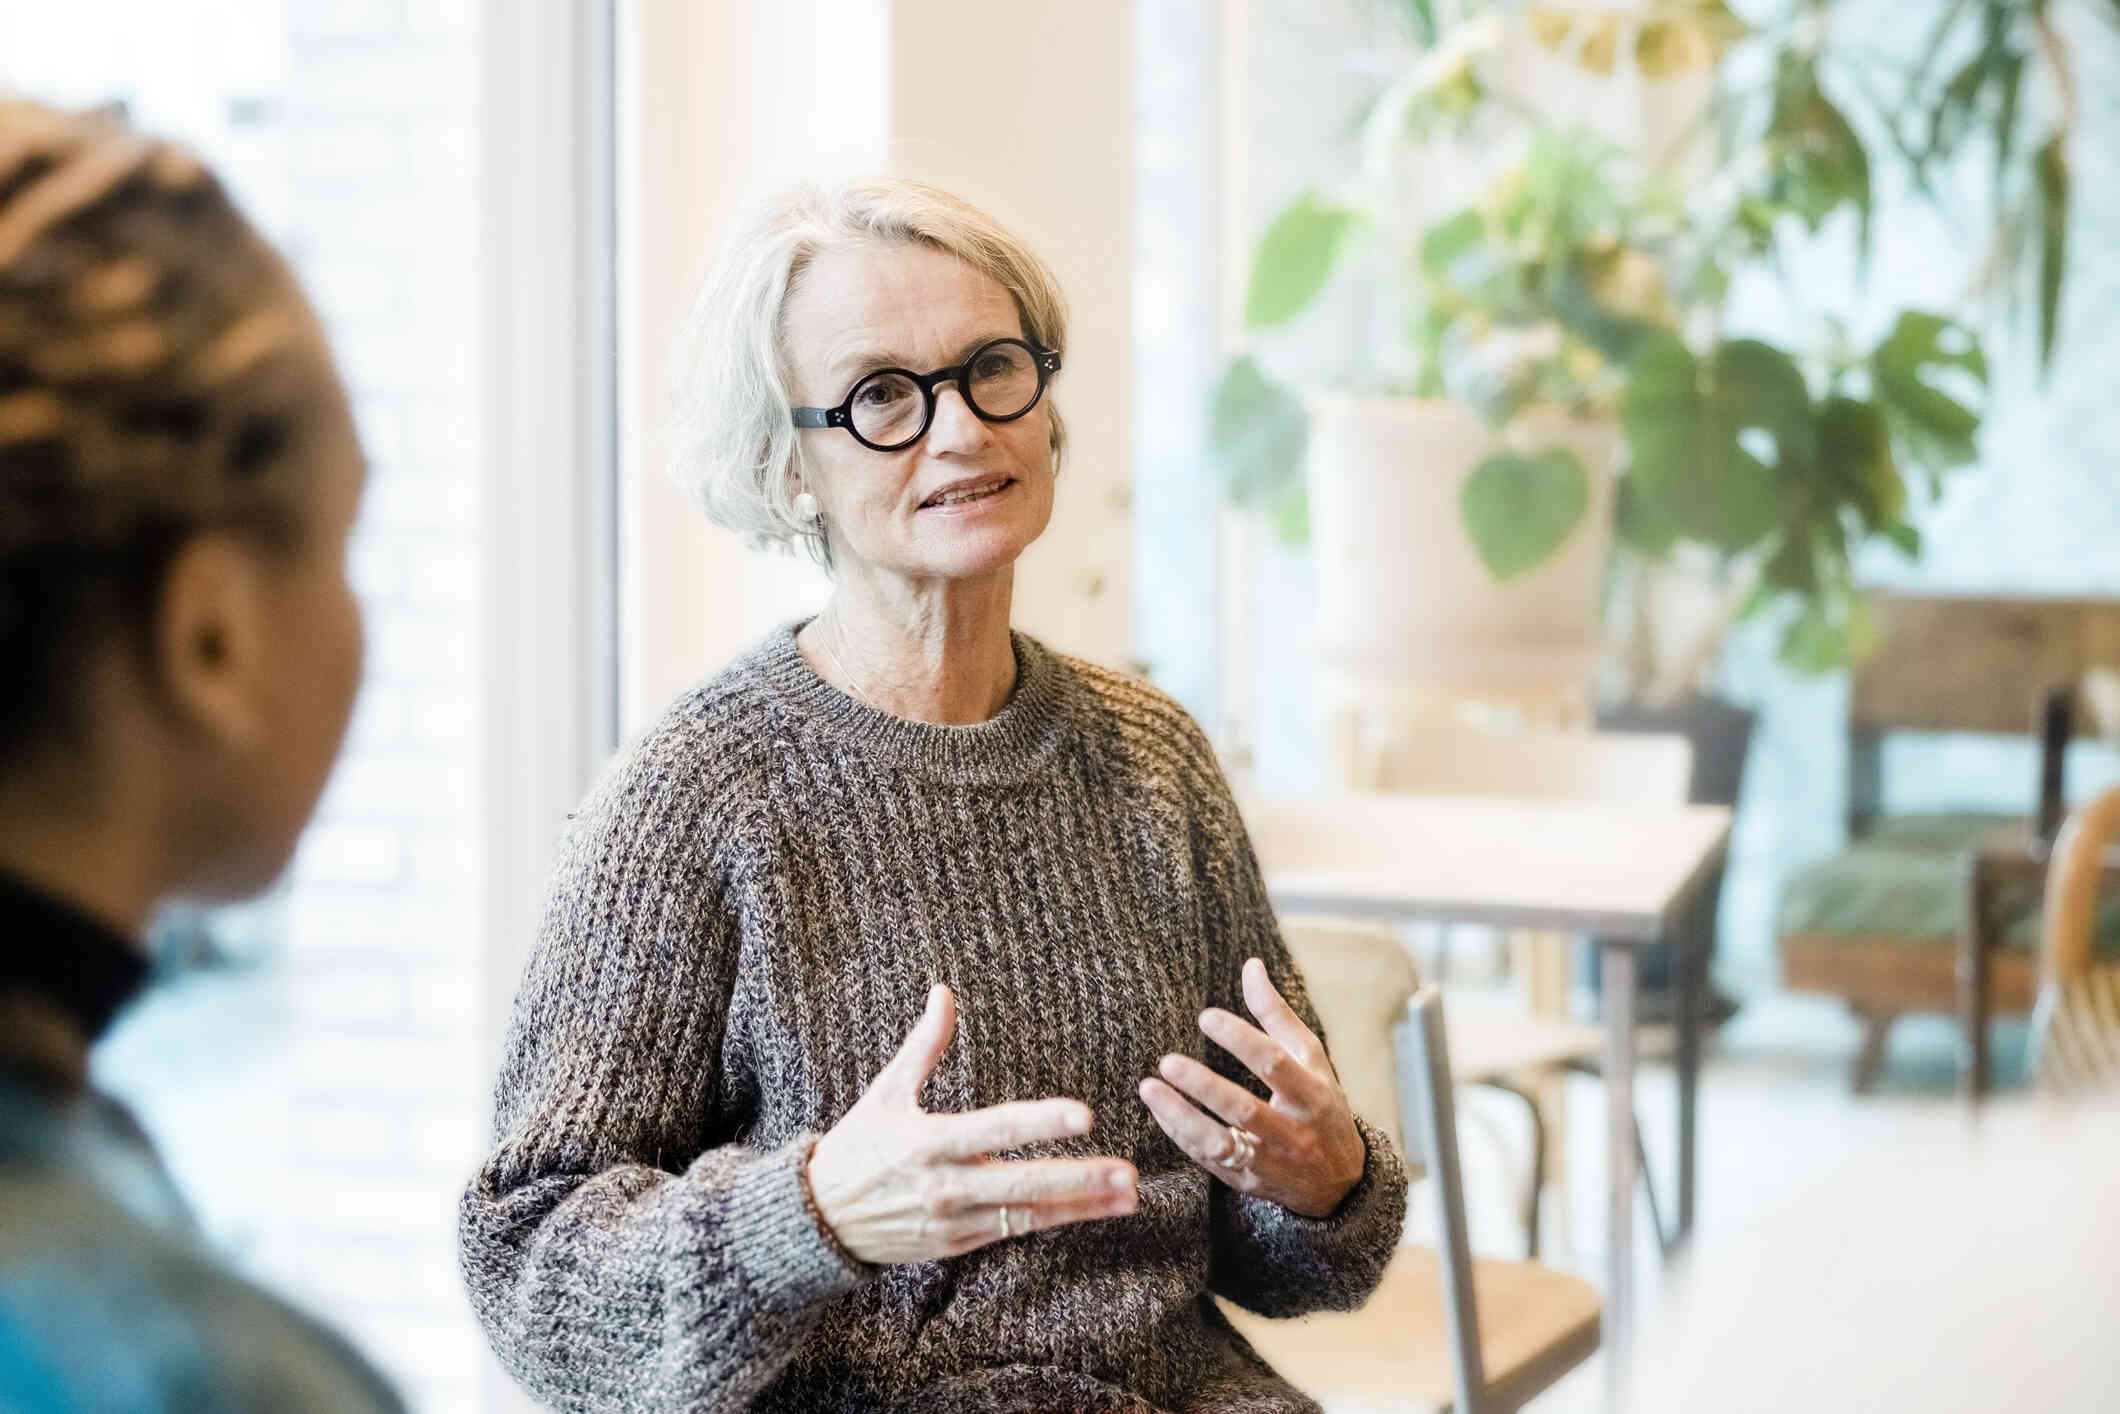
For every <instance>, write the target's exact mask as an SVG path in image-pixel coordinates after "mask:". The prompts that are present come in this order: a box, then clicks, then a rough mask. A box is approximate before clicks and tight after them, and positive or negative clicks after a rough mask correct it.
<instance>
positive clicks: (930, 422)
mask: <svg viewBox="0 0 2120 1414" xmlns="http://www.w3.org/2000/svg"><path fill="white" fill-rule="evenodd" d="M996 344H1015V345H1016V346H1017V347H1019V348H1024V349H1028V350H1030V355H1031V366H1032V367H1034V368H1036V369H1037V370H1038V391H1037V392H1036V393H1034V394H1032V395H1031V400H1030V401H1029V402H1027V403H1025V404H1024V405H1023V407H1022V409H1021V410H1020V411H1018V412H1012V413H1009V414H1008V415H1007V416H1005V417H990V416H988V415H987V414H986V413H985V412H983V411H981V410H980V407H979V404H978V403H976V402H974V401H972V396H971V394H970V393H968V392H966V391H965V381H966V380H965V375H966V374H967V373H968V372H969V371H970V369H971V366H972V365H973V364H975V363H977V362H978V361H979V356H980V355H981V354H983V353H985V352H986V351H987V350H988V349H990V348H992V347H994V345H996ZM1059 371H1060V351H1059V350H1058V349H1047V348H1040V347H1039V346H1038V345H1036V344H1034V343H1032V342H1031V341H1030V340H1029V339H1018V338H1014V337H1009V338H1001V339H988V340H987V341H986V342H985V343H983V344H981V345H980V346H979V347H978V348H976V349H973V350H972V352H971V354H970V355H969V356H968V357H967V358H966V359H965V360H964V362H962V363H959V364H955V365H952V366H951V367H949V368H938V369H936V370H935V371H934V372H933V373H915V372H914V371H913V370H912V369H910V368H872V369H870V370H869V371H868V372H867V373H864V374H862V375H861V376H860V377H859V378H857V379H855V380H854V386H853V387H851V388H849V389H847V395H846V397H845V398H844V399H843V400H842V401H841V402H840V404H839V406H837V407H829V408H790V409H789V412H790V413H791V414H792V415H793V417H794V420H795V425H796V426H797V427H843V428H845V429H846V432H847V435H848V436H850V437H852V438H853V439H854V440H855V441H857V442H859V443H860V444H861V445H862V446H864V447H867V448H868V449H869V450H870V451H872V452H902V451H904V450H905V449H906V448H907V447H910V446H912V445H913V444H914V443H915V442H917V441H919V440H920V439H921V438H922V437H925V436H927V434H928V429H929V428H930V427H933V426H934V425H935V390H936V389H937V388H939V387H941V386H942V385H943V384H944V383H955V384H956V385H957V394H958V396H959V397H961V398H963V399H964V405H965V406H966V407H967V408H969V409H971V412H972V415H973V416H974V417H976V418H978V419H979V420H980V421H981V422H1014V421H1016V420H1017V419H1018V418H1022V417H1028V416H1030V414H1031V411H1032V409H1034V408H1036V407H1037V406H1038V404H1039V403H1041V402H1044V401H1045V389H1046V386H1047V385H1048V384H1050V383H1051V382H1052V381H1053V375H1054V374H1055V373H1058V372H1059ZM890 373H896V374H898V375H900V376H901V377H904V378H908V379H910V380H912V383H913V386H914V387H916V388H918V389H919V390H920V396H921V397H922V398H923V399H925V400H926V403H927V410H926V413H925V414H924V415H923V416H922V417H921V419H920V430H919V431H917V432H915V433H914V434H913V435H912V436H910V437H908V438H906V439H905V440H904V441H903V442H896V443H893V444H891V445H890V446H884V445H882V444H880V443H877V442H871V441H870V440H869V439H868V438H866V437H864V436H862V435H861V434H860V433H859V432H857V431H855V430H854V395H855V394H856V393H859V392H860V391H861V389H862V386H863V385H864V384H866V383H867V382H868V381H869V380H870V379H871V378H881V377H883V376H884V375H886V374H890Z"/></svg>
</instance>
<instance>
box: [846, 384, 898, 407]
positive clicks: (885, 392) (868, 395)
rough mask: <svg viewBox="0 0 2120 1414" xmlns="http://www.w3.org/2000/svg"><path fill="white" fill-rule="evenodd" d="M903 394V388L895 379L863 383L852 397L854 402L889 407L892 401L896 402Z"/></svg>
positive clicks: (869, 405)
mask: <svg viewBox="0 0 2120 1414" xmlns="http://www.w3.org/2000/svg"><path fill="white" fill-rule="evenodd" d="M904 396H905V389H903V388H901V387H899V386H898V384H897V383H896V382H895V381H892V382H883V383H868V384H864V385H863V386H862V387H861V389H860V390H859V391H857V392H856V393H855V394H854V399H855V401H856V402H859V403H862V404H864V405H865V406H868V407H872V408H880V407H889V406H890V405H891V404H892V403H895V402H897V401H898V400H899V399H900V398H902V397H904Z"/></svg>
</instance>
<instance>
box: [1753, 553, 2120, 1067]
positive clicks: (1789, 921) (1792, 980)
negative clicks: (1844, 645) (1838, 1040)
mask: <svg viewBox="0 0 2120 1414" xmlns="http://www.w3.org/2000/svg"><path fill="white" fill-rule="evenodd" d="M1876 608H1877V612H1878V621H1879V626H1880V638H1879V644H1878V647H1877V650H1876V652H1875V653H1874V654H1872V655H1871V656H1870V658H1869V659H1868V660H1867V661H1865V662H1864V663H1862V664H1861V665H1859V666H1858V667H1857V668H1856V669H1855V671H1854V675H1853V682H1852V691H1851V696H1850V702H1849V711H1848V722H1849V747H1850V752H1849V771H1848V805H1847V815H1848V834H1849V844H1848V847H1847V848H1846V849H1844V850H1843V851H1841V852H1840V853H1839V854H1837V855H1834V856H1832V857H1831V858H1828V859H1825V860H1821V861H1819V862H1818V863H1816V864H1813V865H1811V866H1809V867H1807V868H1805V869H1803V870H1800V871H1798V872H1797V873H1796V874H1795V875H1794V876H1793V877H1792V878H1791V879H1790V880H1789V882H1788V884H1787V886H1786V888H1785V889H1784V891H1783V896H1782V903H1781V910H1780V919H1779V923H1778V926H1777V930H1776V931H1777V933H1778V935H1779V951H1780V954H1781V965H1782V979H1783V981H1784V983H1785V984H1786V985H1787V986H1788V987H1790V988H1792V989H1793V990H1797V991H1810V992H1823V993H1827V994H1829V995H1832V996H1837V997H1840V998H1842V999H1843V1000H1844V1001H1845V1002H1846V1003H1847V1005H1848V1006H1849V1008H1850V1009H1851V1010H1852V1011H1853V1012H1854V1013H1855V1015H1856V1016H1857V1018H1858V1019H1860V1020H1861V1021H1862V1023H1863V1027H1864V1037H1863V1043H1862V1047H1861V1049H1860V1051H1859V1053H1858V1055H1857V1058H1856V1063H1855V1072H1854V1077H1853V1079H1854V1088H1855V1089H1856V1091H1857V1092H1858V1093H1860V1092H1863V1091H1867V1090H1869V1089H1871V1088H1873V1087H1874V1086H1875V1084H1876V1081H1877V1078H1878V1076H1879V1074H1880V1073H1881V1070H1882V1066H1883V1061H1884V1053H1885V1043H1886V1040H1887V1037H1888V1035H1889V1033H1890V1029H1891V1026H1892V1023H1893V1022H1894V1020H1896V1019H1897V1018H1898V1017H1899V1016H1901V1015H1904V1014H1907V1013H1921V1012H1953V1011H1958V1010H1960V1009H1961V1007H1962V1006H1963V1008H1964V1011H1965V1014H1966V1015H1967V1016H1968V1017H1969V1018H1971V1017H1975V1016H1980V1015H1984V1014H1985V1013H1986V1012H1988V1011H2000V1012H2014V1013H2022V1012H2024V1011H2026V1010H2029V1009H2030V1006H2031V1003H2032V998H2033V993H2034V989H2035V987H2034V984H2035V972H2036V969H2035V964H2034V959H2033V944H2034V942H2035V940H2036V936H2037V932H2038V902H2039V901H2038V890H2037V885H2036V882H2034V883H2032V884H2031V885H2030V886H2029V887H2013V888H2012V889H2010V890H2008V891H2007V892H2008V895H2009V896H2008V897H1998V898H1997V899H1995V900H1994V901H1993V902H1994V905H1995V907H1996V909H1997V912H1998V914H1999V917H2000V923H1999V927H1998V931H1999V934H2000V944H2001V946H2000V947H1999V948H1997V949H1996V952H1995V956H1994V957H1993V959H1992V965H1991V966H1988V967H1986V968H1985V969H1984V970H1985V973H1986V978H1987V980H1986V991H1985V996H1984V998H1983V999H1982V1000H1983V1003H1984V1005H1983V1006H1981V1007H1978V1008H1976V1007H1972V1006H1966V1005H1964V1002H1963V999H1962V997H1961V993H1960V986H1959V975H1958V974H1959V971H1960V963H1959V957H1960V943H1961V939H1962V938H1963V937H1964V936H1965V935H1966V932H1967V925H1968V910H1967V898H1968V890H1967V887H1966V874H1967V870H1968V867H1969V866H1968V860H1969V859H1970V858H1971V857H1972V856H1973V854H1974V853H1975V852H1976V851H1978V849H1979V848H1980V847H1981V845H1982V844H1983V843H1985V842H1988V841H1992V840H1994V839H1996V838H1998V837H2007V836H2011V835H2015V836H2018V837H2022V836H2024V835H2026V834H2027V833H2029V832H2030V831H2032V830H2033V829H2034V828H2035V826H2034V825H2033V824H2031V823H2030V819H2031V816H2032V813H2033V812H2032V811H2030V810H2029V809H2028V810H2027V811H2026V813H2025V814H2024V815H2020V816H2010V815H1995V814H1976V813H1970V812H1966V813H1941V814H1930V815H1912V816H1897V817H1894V816H1887V815H1886V814H1885V813H1884V811H1883V808H1882V786H1883V752H1884V743H1885V739H1886V737H1887V736H1888V735H1889V734H1892V733H1897V732H1946V731H1949V732H1978V733H1987V734H1999V735H2023V734H2025V733H2026V730H2027V727H2029V728H2030V730H2031V732H2032V734H2033V735H2035V736H2038V737H2039V738H2040V739H2041V748H2042V760H2041V763H2040V771H2039V780H2038V784H2039V791H2038V799H2039V801H2040V803H2041V806H2042V809H2041V813H2043V814H2047V815H2049V816H2051V814H2052V813H2053V812H2054V811H2056V810H2057V809H2058V802H2059V801H2060V800H2061V799H2062V770H2061V767H2062V756H2063V752H2064V750H2065V748H2066V745H2067V742H2068V739H2069V737H2070V736H2071V735H2072V734H2073V733H2074V732H2076V731H2079V730H2084V729H2086V728H2087V729H2090V730H2095V731H2104V732H2111V731H2114V730H2120V724H2115V723H2113V722H2109V721H2105V720H2104V718H2105V717H2106V716H2107V715H2110V714H2111V713H2112V712H2113V708H2112V705H2111V704H2110V702H2109V701H2107V700H2106V699H2107V698H2109V697H2110V695H2111V694H2110V692H2108V691H2103V690H2101V689H2102V688H2103V687H2104V686H2105V685H2107V684H2108V683H2109V681H2110V677H2111V675H2112V674H2113V673H2114V672H2115V671H2120V601H2112V600H2069V599H1973V598H1946V597H1917V596H1889V595H1888V596H1882V597H1880V598H1879V599H1878V600H1877V601H1876ZM2028 804H2029V802H2028ZM2102 943H2103V945H2105V946H2111V945H2114V944H2120V935H2116V936H2113V937H2108V938H2105V939H2103V940H2102ZM1977 1044H1978V1042H1977V1039H1976V1038H1969V1040H1968V1047H1969V1050H1970V1049H1972V1048H1973V1047H1975V1046H1977Z"/></svg>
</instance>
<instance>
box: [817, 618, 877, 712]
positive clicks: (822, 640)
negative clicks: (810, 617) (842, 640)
mask: <svg viewBox="0 0 2120 1414" xmlns="http://www.w3.org/2000/svg"><path fill="white" fill-rule="evenodd" d="M832 633H833V635H834V636H837V635H838V633H839V615H837V614H836V613H835V614H833V615H832ZM817 646H818V647H819V648H822V649H823V650H824V656H825V657H827V658H830V659H831V660H832V666H833V667H835V668H837V669H839V675H840V676H841V677H843V678H845V679H846V680H847V685H848V686H849V687H852V688H853V689H854V695H855V696H856V697H858V698H860V699H861V701H862V703H863V705H864V706H866V707H868V708H869V710H870V711H873V712H881V711H882V710H883V709H882V708H881V707H878V706H877V705H876V704H875V703H874V702H872V701H870V700H869V695H868V693H866V692H864V691H863V690H862V687H861V681H860V679H858V678H856V677H855V676H854V675H853V674H852V673H850V672H848V671H847V665H846V664H844V663H842V662H840V661H839V655H838V654H837V653H834V652H833V651H832V644H831V640H830V639H829V638H827V637H826V636H825V635H823V634H819V635H818V636H817Z"/></svg>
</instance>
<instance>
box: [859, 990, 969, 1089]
mask: <svg viewBox="0 0 2120 1414" xmlns="http://www.w3.org/2000/svg"><path fill="white" fill-rule="evenodd" d="M956 1034H957V997H956V994H955V993H954V992H952V991H951V990H950V989H949V987H948V986H947V985H946V984H944V983H941V982H938V983H936V984H935V985H934V986H933V987H931V988H929V989H928V1000H927V1010H926V1011H923V1012H922V1013H920V1020H918V1021H916V1022H914V1023H913V1029H912V1030H911V1031H909V1032H907V1033H906V1038H905V1041H904V1042H903V1044H901V1045H900V1046H899V1047H898V1054H897V1055H895V1056H892V1057H891V1063H890V1064H889V1065H888V1066H886V1067H884V1072H883V1074H882V1075H881V1076H879V1077H878V1079H879V1080H881V1081H882V1082H883V1083H884V1086H885V1087H886V1088H888V1090H889V1092H890V1093H891V1095H892V1096H893V1097H894V1098H897V1099H901V1100H903V1101H905V1102H906V1103H907V1104H909V1105H912V1106H914V1107H916V1108H917V1107H918V1105H919V1103H920V1092H921V1090H922V1089H923V1088H925V1087H926V1085H927V1082H928V1077H929V1076H931V1075H933V1074H934V1073H935V1066H936V1065H937V1064H938V1063H939V1062H940V1061H941V1060H942V1053H943V1052H944V1051H946V1050H948V1049H949V1048H950V1041H951V1040H952V1038H954V1037H955V1036H956Z"/></svg>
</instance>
